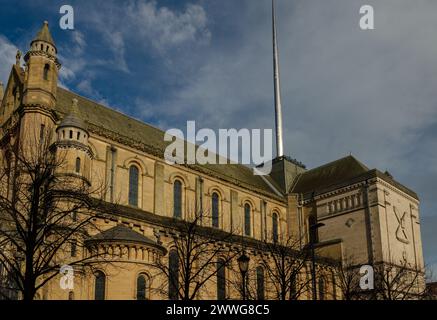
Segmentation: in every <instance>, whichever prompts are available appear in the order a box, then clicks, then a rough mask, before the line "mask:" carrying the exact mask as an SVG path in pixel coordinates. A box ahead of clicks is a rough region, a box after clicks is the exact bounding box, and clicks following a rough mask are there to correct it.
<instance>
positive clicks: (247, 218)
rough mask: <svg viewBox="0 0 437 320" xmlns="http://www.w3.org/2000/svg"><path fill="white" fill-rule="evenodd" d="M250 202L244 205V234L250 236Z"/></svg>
mask: <svg viewBox="0 0 437 320" xmlns="http://www.w3.org/2000/svg"><path fill="white" fill-rule="evenodd" d="M251 211H252V209H251V208H250V204H248V203H246V204H245V205H244V234H245V235H246V236H250V220H251Z"/></svg>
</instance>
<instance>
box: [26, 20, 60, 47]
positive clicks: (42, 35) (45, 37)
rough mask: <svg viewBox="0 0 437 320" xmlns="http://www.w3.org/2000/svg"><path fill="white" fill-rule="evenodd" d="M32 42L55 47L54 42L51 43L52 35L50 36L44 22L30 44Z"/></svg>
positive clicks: (47, 25)
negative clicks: (44, 43) (43, 42)
mask: <svg viewBox="0 0 437 320" xmlns="http://www.w3.org/2000/svg"><path fill="white" fill-rule="evenodd" d="M34 41H45V42H47V43H49V44H51V45H52V46H54V47H56V45H55V42H54V41H53V38H52V35H51V34H50V30H49V23H48V22H47V21H44V24H43V26H42V28H41V29H40V30H39V32H38V34H37V35H36V37H35V39H33V40H32V42H34Z"/></svg>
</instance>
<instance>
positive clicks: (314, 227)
mask: <svg viewBox="0 0 437 320" xmlns="http://www.w3.org/2000/svg"><path fill="white" fill-rule="evenodd" d="M324 225H325V224H324V223H321V222H319V223H315V224H312V225H310V227H309V228H310V230H311V235H313V236H311V237H310V248H311V282H312V286H313V288H312V289H313V300H317V288H316V257H315V254H314V243H315V240H316V239H315V237H314V235H315V234H316V232H317V229H319V228H320V227H323V226H324Z"/></svg>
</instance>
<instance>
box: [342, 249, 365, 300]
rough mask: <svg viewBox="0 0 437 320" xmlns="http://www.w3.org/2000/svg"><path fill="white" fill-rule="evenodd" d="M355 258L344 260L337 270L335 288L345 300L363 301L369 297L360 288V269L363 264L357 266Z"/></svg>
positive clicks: (350, 257)
mask: <svg viewBox="0 0 437 320" xmlns="http://www.w3.org/2000/svg"><path fill="white" fill-rule="evenodd" d="M354 261H355V259H354V257H353V256H349V257H347V258H344V259H343V260H342V262H341V264H340V265H339V266H338V267H337V268H335V269H334V270H335V271H334V276H335V279H336V281H335V286H336V290H339V291H340V292H341V296H342V299H343V300H361V299H363V298H365V297H368V295H367V294H364V292H363V291H362V290H361V288H360V279H361V277H362V275H361V274H360V267H361V265H363V264H357V263H355V262H354Z"/></svg>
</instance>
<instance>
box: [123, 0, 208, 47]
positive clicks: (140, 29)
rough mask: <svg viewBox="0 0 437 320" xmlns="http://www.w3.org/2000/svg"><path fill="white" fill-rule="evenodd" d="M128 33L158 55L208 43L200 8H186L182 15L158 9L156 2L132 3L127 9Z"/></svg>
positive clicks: (165, 8)
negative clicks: (180, 46)
mask: <svg viewBox="0 0 437 320" xmlns="http://www.w3.org/2000/svg"><path fill="white" fill-rule="evenodd" d="M127 14H128V17H129V22H130V27H129V29H131V30H134V29H136V31H137V33H136V34H135V35H136V36H139V37H140V38H142V39H146V40H147V43H148V44H151V45H152V46H153V47H154V48H155V49H157V50H159V51H165V50H166V49H169V48H172V47H175V46H179V45H186V44H190V43H197V44H198V43H205V42H208V41H209V39H210V37H211V33H210V31H209V30H208V27H207V22H208V20H207V17H206V13H205V10H204V9H203V8H202V7H201V6H200V5H195V4H187V5H186V7H185V9H184V10H183V11H180V12H178V11H172V10H171V9H169V8H167V7H159V8H158V5H157V2H156V1H149V2H134V3H132V4H131V5H130V6H129V7H128V9H127Z"/></svg>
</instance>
